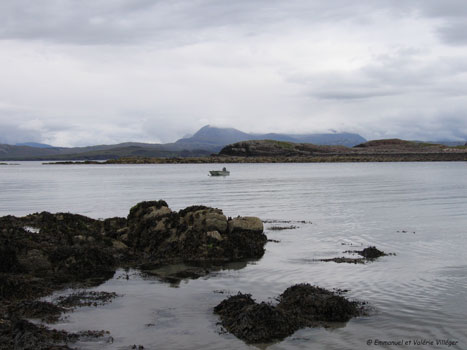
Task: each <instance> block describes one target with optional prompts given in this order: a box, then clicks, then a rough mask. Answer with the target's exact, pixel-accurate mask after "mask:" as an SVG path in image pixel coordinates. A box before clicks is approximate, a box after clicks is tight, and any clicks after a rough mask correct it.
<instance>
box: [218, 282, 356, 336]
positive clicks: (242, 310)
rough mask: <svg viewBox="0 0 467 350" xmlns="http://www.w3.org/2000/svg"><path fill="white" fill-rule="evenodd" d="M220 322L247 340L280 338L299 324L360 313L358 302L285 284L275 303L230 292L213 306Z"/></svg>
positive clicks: (322, 322)
mask: <svg viewBox="0 0 467 350" xmlns="http://www.w3.org/2000/svg"><path fill="white" fill-rule="evenodd" d="M214 313H216V314H218V315H219V316H220V319H221V323H222V326H223V327H224V328H225V329H227V330H228V331H229V332H231V333H232V334H234V335H235V336H237V337H238V338H240V339H242V340H245V341H246V342H248V343H265V342H272V341H276V340H281V339H284V338H285V337H288V336H289V335H291V334H293V333H294V332H295V331H297V330H298V329H300V328H303V327H313V326H319V325H325V326H326V325H327V324H328V323H329V322H347V321H348V320H350V318H352V317H355V316H359V315H361V314H362V308H361V304H360V303H358V302H352V301H349V300H347V299H345V298H344V297H343V296H341V295H338V294H337V293H333V292H331V291H328V290H326V289H323V288H319V287H315V286H311V285H309V284H297V285H294V286H292V287H289V288H287V289H286V290H285V291H284V293H282V294H281V296H280V298H279V303H278V304H277V306H273V305H271V304H267V303H264V302H262V303H260V304H258V303H256V302H255V301H254V300H253V299H252V298H251V295H249V294H241V293H239V294H238V295H235V296H231V297H230V298H228V299H226V300H224V301H222V302H221V303H220V304H219V305H217V306H216V307H215V308H214Z"/></svg>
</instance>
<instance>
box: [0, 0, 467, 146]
mask: <svg viewBox="0 0 467 350" xmlns="http://www.w3.org/2000/svg"><path fill="white" fill-rule="evenodd" d="M0 78H1V79H0V143H16V142H24V141H36V142H44V143H49V144H52V145H56V146H82V145H94V144H104V143H105V144H111V143H118V142H125V141H141V142H154V143H157V142H170V141H174V140H176V139H178V138H180V137H182V136H184V135H185V134H187V133H194V132H195V131H196V130H197V129H199V128H200V127H202V126H204V125H206V124H210V125H213V126H221V127H224V126H227V127H235V128H237V129H240V130H242V131H246V132H287V133H308V132H310V133H311V132H326V131H329V130H337V131H349V132H357V133H360V134H361V135H362V136H364V137H366V138H367V139H378V138H389V137H399V138H405V139H420V140H440V139H454V140H460V139H462V140H464V139H466V138H467V1H466V0H364V1H361V0H326V1H323V0H288V1H276V0H238V1H223V0H212V1H207V0H183V1H178V0H174V1H171V0H161V1H158V0H79V1H76V0H1V1H0Z"/></svg>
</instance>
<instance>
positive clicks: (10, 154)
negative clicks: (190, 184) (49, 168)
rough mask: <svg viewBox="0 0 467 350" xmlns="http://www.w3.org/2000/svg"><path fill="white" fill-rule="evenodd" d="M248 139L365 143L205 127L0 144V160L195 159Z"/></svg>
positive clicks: (339, 136) (348, 137)
mask: <svg viewBox="0 0 467 350" xmlns="http://www.w3.org/2000/svg"><path fill="white" fill-rule="evenodd" d="M250 140H276V141H287V142H295V143H313V144H316V145H340V146H355V145H357V144H360V143H363V142H365V141H366V140H365V139H364V138H363V137H361V136H360V135H358V134H351V133H331V134H303V135H294V134H248V133H245V132H243V131H240V130H237V129H234V128H216V127H212V126H209V125H207V126H205V127H203V128H201V129H200V130H198V131H197V132H196V133H195V134H194V135H193V136H190V137H184V138H182V139H179V140H177V141H176V142H174V143H166V144H151V143H138V142H126V143H120V144H116V145H96V146H88V147H71V148H68V147H53V146H50V145H45V144H38V143H33V142H28V143H24V144H18V145H14V146H13V145H5V144H0V160H88V159H96V160H97V159H116V158H120V157H188V156H189V157H195V156H205V155H209V154H212V153H217V152H219V151H220V150H221V149H222V148H223V147H224V146H226V145H229V144H232V143H236V142H240V141H250Z"/></svg>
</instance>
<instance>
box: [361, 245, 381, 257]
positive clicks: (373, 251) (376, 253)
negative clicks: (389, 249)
mask: <svg viewBox="0 0 467 350" xmlns="http://www.w3.org/2000/svg"><path fill="white" fill-rule="evenodd" d="M355 253H357V254H360V255H361V256H363V257H364V258H366V259H376V258H379V257H380V256H385V255H387V254H386V253H385V252H382V251H381V250H379V249H377V248H376V247H374V246H372V247H368V248H365V249H363V250H356V251H355Z"/></svg>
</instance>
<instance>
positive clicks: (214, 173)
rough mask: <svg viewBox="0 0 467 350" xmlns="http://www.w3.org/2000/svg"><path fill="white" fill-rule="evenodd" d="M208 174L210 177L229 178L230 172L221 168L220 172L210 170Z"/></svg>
mask: <svg viewBox="0 0 467 350" xmlns="http://www.w3.org/2000/svg"><path fill="white" fill-rule="evenodd" d="M209 174H210V175H211V176H229V175H230V171H228V170H227V169H226V168H222V170H210V171H209Z"/></svg>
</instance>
